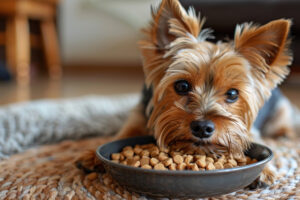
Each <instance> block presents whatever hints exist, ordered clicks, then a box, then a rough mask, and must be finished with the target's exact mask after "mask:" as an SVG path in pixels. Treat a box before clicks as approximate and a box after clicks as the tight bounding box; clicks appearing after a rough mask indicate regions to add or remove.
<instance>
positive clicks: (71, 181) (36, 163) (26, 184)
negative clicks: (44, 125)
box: [0, 138, 300, 200]
mask: <svg viewBox="0 0 300 200" xmlns="http://www.w3.org/2000/svg"><path fill="white" fill-rule="evenodd" d="M106 141H108V139H107V138H91V139H85V140H81V141H64V142H62V143H59V144H56V145H47V146H42V147H40V148H34V149H30V150H28V151H26V152H24V153H21V154H17V155H14V156H12V157H10V158H8V159H5V160H2V161H1V162H0V199H49V200H54V199H147V198H146V197H143V196H139V195H138V194H132V193H129V192H127V191H125V190H123V189H122V187H120V186H118V184H117V183H115V182H114V181H113V180H112V179H111V177H110V176H109V175H108V174H97V173H91V174H84V173H83V172H82V171H80V170H78V169H77V168H76V167H75V165H74V161H75V159H76V157H77V156H78V155H79V154H80V152H82V151H84V150H85V149H90V148H96V147H97V146H98V145H101V144H103V143H104V142H106ZM266 143H267V144H268V146H270V147H271V148H272V149H273V151H274V153H275V156H274V159H273V162H272V163H273V166H274V168H275V170H276V173H277V176H278V177H277V180H276V182H275V184H274V185H272V186H270V187H267V188H263V189H257V190H248V189H243V190H239V191H237V192H233V193H230V194H227V195H222V196H217V197H213V198H208V199H300V182H299V180H300V168H299V167H298V166H300V139H298V140H293V141H292V140H288V139H286V140H283V139H281V140H271V139H268V140H267V141H266Z"/></svg>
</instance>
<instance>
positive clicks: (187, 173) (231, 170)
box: [96, 136, 274, 176]
mask: <svg viewBox="0 0 300 200" xmlns="http://www.w3.org/2000/svg"><path fill="white" fill-rule="evenodd" d="M142 137H145V138H147V137H150V136H138V137H131V138H126V139H121V140H115V141H112V142H108V143H105V144H103V145H101V146H99V147H98V148H97V150H96V155H97V157H98V158H99V159H100V160H101V161H102V162H105V163H108V164H109V165H111V166H113V167H115V168H122V169H124V170H129V171H133V172H140V173H149V174H156V175H161V174H163V175H185V176H190V175H191V176H194V175H217V174H224V173H225V174H227V173H235V172H239V171H244V170H248V169H250V168H255V167H258V166H261V165H264V164H266V163H268V162H269V161H270V160H272V158H273V156H274V155H273V152H272V150H271V149H270V148H269V147H267V146H265V145H262V144H258V143H255V142H252V143H251V145H252V144H254V145H258V146H261V147H263V148H264V149H266V150H267V151H268V152H269V156H268V157H266V158H265V159H263V160H260V161H258V162H256V163H253V164H249V165H244V166H239V167H233V168H228V169H215V170H204V171H192V170H174V171H171V170H153V169H143V168H140V167H133V166H128V165H124V164H120V163H115V162H113V161H112V160H109V159H106V158H105V157H104V156H103V155H102V154H100V151H101V150H102V149H103V148H104V147H105V146H107V145H110V144H111V143H114V142H121V141H124V140H134V139H136V138H142Z"/></svg>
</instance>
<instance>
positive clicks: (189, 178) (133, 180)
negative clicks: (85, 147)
mask: <svg viewBox="0 0 300 200" xmlns="http://www.w3.org/2000/svg"><path fill="white" fill-rule="evenodd" d="M148 143H155V140H154V139H153V138H152V137H150V136H146V137H135V138H129V139H124V140H118V141H114V142H111V143H107V144H104V145H102V146H100V147H99V148H98V150H97V156H98V157H99V159H100V160H101V161H102V162H103V165H104V168H105V170H106V171H107V172H108V173H109V174H111V176H112V177H113V178H114V179H115V180H116V181H117V182H118V183H119V184H120V185H122V186H123V187H125V188H126V189H127V190H128V191H132V192H136V193H139V194H142V195H146V196H149V197H169V198H200V197H210V196H216V195H221V194H226V193H230V192H233V191H236V190H239V189H242V188H244V187H246V186H248V185H249V184H251V183H252V182H253V181H254V180H255V179H256V178H257V177H258V176H259V174H260V173H261V171H262V170H263V168H264V166H265V165H266V163H267V162H269V161H270V160H271V159H272V157H273V154H272V151H271V150H270V149H269V148H268V147H265V146H263V145H260V144H255V143H253V144H252V145H251V148H250V149H249V150H248V151H247V152H246V154H247V155H248V156H250V157H251V158H256V159H257V160H258V162H257V163H254V164H250V165H246V166H242V167H236V168H232V169H222V170H212V171H161V170H149V169H142V168H135V167H130V166H126V165H122V164H118V163H114V162H112V161H111V160H110V155H111V154H112V153H116V152H120V151H121V150H122V148H123V147H125V146H128V145H130V146H134V145H136V144H148Z"/></svg>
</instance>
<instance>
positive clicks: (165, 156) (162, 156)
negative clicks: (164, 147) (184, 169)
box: [158, 152, 168, 161]
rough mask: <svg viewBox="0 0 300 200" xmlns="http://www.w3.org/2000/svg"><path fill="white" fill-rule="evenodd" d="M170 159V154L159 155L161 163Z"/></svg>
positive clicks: (162, 153) (161, 153)
mask: <svg viewBox="0 0 300 200" xmlns="http://www.w3.org/2000/svg"><path fill="white" fill-rule="evenodd" d="M167 158H168V154H166V153H164V152H160V153H159V155H158V160H160V161H164V160H166V159H167Z"/></svg>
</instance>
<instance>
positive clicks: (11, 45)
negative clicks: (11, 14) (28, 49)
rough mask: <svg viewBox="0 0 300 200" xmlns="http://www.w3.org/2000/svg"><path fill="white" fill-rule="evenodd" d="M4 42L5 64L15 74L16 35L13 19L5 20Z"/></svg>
mask: <svg viewBox="0 0 300 200" xmlns="http://www.w3.org/2000/svg"><path fill="white" fill-rule="evenodd" d="M5 34H6V35H5V38H6V44H5V50H6V65H7V66H8V67H9V69H10V71H11V72H12V73H13V74H16V54H15V52H16V39H15V38H16V36H15V27H14V20H13V19H12V18H8V19H7V20H6V32H5Z"/></svg>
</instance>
